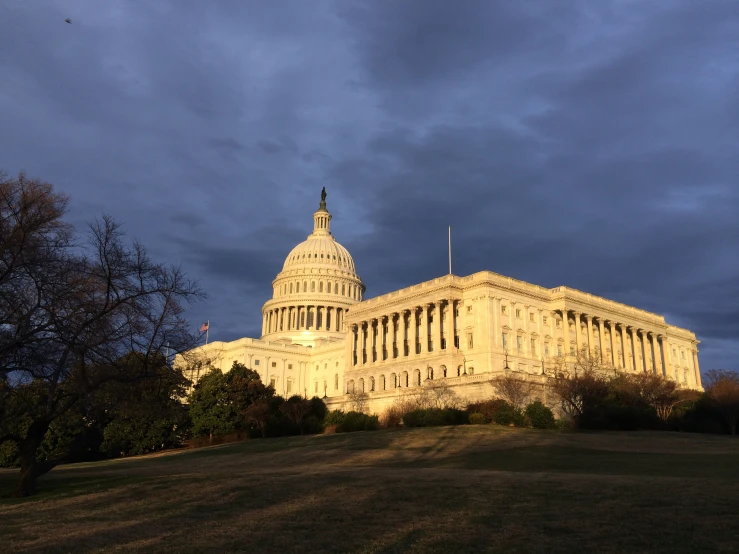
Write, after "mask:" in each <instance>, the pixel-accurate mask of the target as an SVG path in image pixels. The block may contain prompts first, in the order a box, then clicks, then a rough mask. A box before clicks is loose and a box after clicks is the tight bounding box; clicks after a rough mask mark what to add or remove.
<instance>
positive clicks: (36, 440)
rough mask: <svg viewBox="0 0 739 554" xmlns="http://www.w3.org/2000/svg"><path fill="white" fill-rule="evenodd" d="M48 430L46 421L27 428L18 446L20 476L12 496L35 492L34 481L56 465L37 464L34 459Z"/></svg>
mask: <svg viewBox="0 0 739 554" xmlns="http://www.w3.org/2000/svg"><path fill="white" fill-rule="evenodd" d="M48 429H49V424H48V422H46V421H34V422H33V423H32V424H31V426H30V427H29V428H28V432H27V433H26V436H25V437H24V439H23V440H22V441H21V442H20V444H19V445H18V449H19V450H20V458H21V474H20V480H19V481H18V485H17V487H16V489H15V492H14V496H16V497H22V496H31V495H32V494H34V493H35V492H36V480H37V479H38V478H39V477H41V476H42V475H43V474H44V473H48V472H49V471H50V470H51V468H53V467H54V465H56V464H55V463H52V462H39V461H38V460H37V459H36V454H37V453H38V449H39V446H41V443H42V442H43V440H44V435H46V431H47V430H48Z"/></svg>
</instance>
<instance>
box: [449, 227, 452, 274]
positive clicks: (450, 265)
mask: <svg viewBox="0 0 739 554" xmlns="http://www.w3.org/2000/svg"><path fill="white" fill-rule="evenodd" d="M451 274H452V226H451V225H450V226H449V275H451Z"/></svg>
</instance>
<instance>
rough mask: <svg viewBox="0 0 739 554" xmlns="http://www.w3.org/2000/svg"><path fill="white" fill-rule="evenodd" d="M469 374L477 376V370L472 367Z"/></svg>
mask: <svg viewBox="0 0 739 554" xmlns="http://www.w3.org/2000/svg"><path fill="white" fill-rule="evenodd" d="M467 373H469V374H470V375H474V374H475V368H474V367H472V366H470V368H469V371H468V372H467Z"/></svg>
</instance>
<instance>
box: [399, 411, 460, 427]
mask: <svg viewBox="0 0 739 554" xmlns="http://www.w3.org/2000/svg"><path fill="white" fill-rule="evenodd" d="M468 422H469V418H468V417H467V414H466V413H465V412H463V411H462V410H457V409H455V408H443V409H442V408H428V409H426V410H413V411H410V412H408V413H407V414H405V415H404V416H403V423H404V424H405V425H407V426H408V427H438V426H441V425H464V424H465V423H468Z"/></svg>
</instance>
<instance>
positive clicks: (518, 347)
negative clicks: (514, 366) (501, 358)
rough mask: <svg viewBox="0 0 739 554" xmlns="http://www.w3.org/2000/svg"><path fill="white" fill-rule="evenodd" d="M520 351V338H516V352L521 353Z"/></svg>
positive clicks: (521, 344) (521, 347)
mask: <svg viewBox="0 0 739 554" xmlns="http://www.w3.org/2000/svg"><path fill="white" fill-rule="evenodd" d="M522 349H523V340H522V338H521V337H516V350H518V351H519V352H521V350H522Z"/></svg>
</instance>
